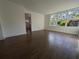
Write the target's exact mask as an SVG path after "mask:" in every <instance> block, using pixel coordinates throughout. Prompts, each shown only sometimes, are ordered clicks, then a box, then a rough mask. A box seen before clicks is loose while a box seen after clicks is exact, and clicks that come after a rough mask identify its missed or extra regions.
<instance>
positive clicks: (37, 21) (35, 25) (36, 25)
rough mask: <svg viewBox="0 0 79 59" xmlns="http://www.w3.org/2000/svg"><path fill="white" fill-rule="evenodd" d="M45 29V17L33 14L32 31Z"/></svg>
mask: <svg viewBox="0 0 79 59" xmlns="http://www.w3.org/2000/svg"><path fill="white" fill-rule="evenodd" d="M43 29H44V15H41V14H38V13H34V12H32V31H37V30H43Z"/></svg>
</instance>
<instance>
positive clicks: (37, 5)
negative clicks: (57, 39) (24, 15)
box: [9, 0, 79, 14]
mask: <svg viewBox="0 0 79 59" xmlns="http://www.w3.org/2000/svg"><path fill="white" fill-rule="evenodd" d="M9 1H12V2H15V3H17V4H20V5H23V6H24V7H25V8H26V9H27V10H30V11H34V12H38V13H42V14H49V13H53V12H58V11H63V10H66V9H70V8H74V7H79V0H9Z"/></svg>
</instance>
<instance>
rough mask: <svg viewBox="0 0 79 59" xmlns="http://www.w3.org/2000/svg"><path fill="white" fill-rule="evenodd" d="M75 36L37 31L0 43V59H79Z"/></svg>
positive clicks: (77, 40) (78, 40)
mask: <svg viewBox="0 0 79 59" xmlns="http://www.w3.org/2000/svg"><path fill="white" fill-rule="evenodd" d="M78 42H79V38H78V37H77V36H75V35H69V34H63V33H57V32H50V31H36V32H33V33H32V35H21V36H16V37H10V38H7V39H5V40H2V41H0V59H79V55H78V50H79V47H78V46H79V43H78Z"/></svg>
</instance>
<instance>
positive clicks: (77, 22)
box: [49, 7, 79, 26]
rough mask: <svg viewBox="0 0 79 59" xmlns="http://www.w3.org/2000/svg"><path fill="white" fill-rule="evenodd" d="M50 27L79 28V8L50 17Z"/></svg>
mask: <svg viewBox="0 0 79 59" xmlns="http://www.w3.org/2000/svg"><path fill="white" fill-rule="evenodd" d="M49 26H79V7H77V8H73V9H69V10H65V11H61V12H57V13H54V14H52V15H50V20H49Z"/></svg>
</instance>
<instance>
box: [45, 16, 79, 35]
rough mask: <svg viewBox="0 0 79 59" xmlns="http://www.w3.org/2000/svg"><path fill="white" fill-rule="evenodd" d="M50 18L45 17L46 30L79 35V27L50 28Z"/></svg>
mask: <svg viewBox="0 0 79 59" xmlns="http://www.w3.org/2000/svg"><path fill="white" fill-rule="evenodd" d="M49 16H50V15H46V16H45V29H46V30H51V31H58V32H64V33H69V34H78V33H79V27H61V26H49V24H48V21H49Z"/></svg>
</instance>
